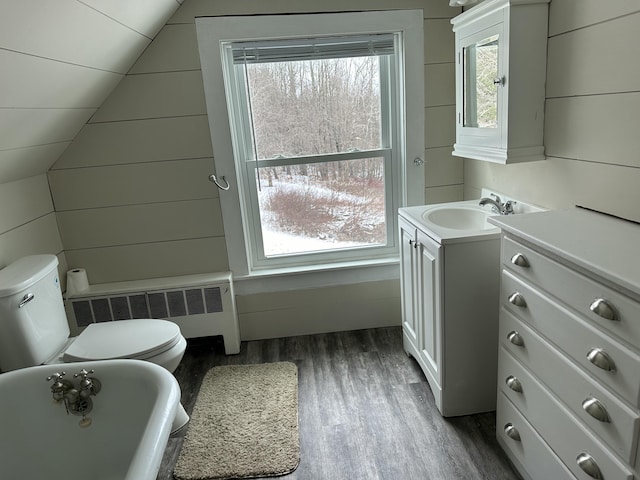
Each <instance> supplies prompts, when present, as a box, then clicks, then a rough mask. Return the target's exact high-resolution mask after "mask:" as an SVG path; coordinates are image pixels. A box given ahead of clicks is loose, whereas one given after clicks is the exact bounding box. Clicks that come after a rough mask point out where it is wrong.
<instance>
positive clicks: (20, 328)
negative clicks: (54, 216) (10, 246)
mask: <svg viewBox="0 0 640 480" xmlns="http://www.w3.org/2000/svg"><path fill="white" fill-rule="evenodd" d="M57 267H58V259H57V257H56V256H55V255H31V256H27V257H23V258H21V259H19V260H16V261H15V262H13V263H12V264H10V265H8V266H7V267H5V268H3V269H2V270H0V371H4V372H7V371H10V370H16V369H18V368H25V367H31V366H35V365H40V364H44V363H48V364H54V363H55V364H57V363H73V362H80V361H91V360H112V359H119V358H126V359H138V360H144V361H148V362H152V363H156V364H158V365H160V366H163V367H164V368H166V369H167V370H169V371H170V372H173V371H174V370H175V369H176V368H177V366H178V364H179V363H180V361H181V360H182V356H183V355H184V352H185V348H186V345H187V342H186V340H185V338H184V336H183V335H182V334H181V333H180V327H179V326H178V325H176V324H175V323H173V322H169V321H167V320H156V319H135V320H117V321H112V322H103V323H94V324H91V325H89V326H87V327H86V328H85V329H84V331H83V332H82V333H80V335H78V336H76V337H71V338H69V333H70V329H69V324H68V323H67V316H66V312H65V310H64V302H63V300H62V292H61V290H60V281H59V279H58V269H57ZM178 410H179V415H178V418H176V422H174V430H175V429H177V428H180V427H181V426H182V425H184V424H185V423H186V421H188V417H187V416H186V413H185V412H184V409H183V408H179V409H178ZM181 424H182V425H181Z"/></svg>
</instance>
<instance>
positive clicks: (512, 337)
mask: <svg viewBox="0 0 640 480" xmlns="http://www.w3.org/2000/svg"><path fill="white" fill-rule="evenodd" d="M507 339H508V340H509V341H510V342H511V343H513V344H514V345H516V346H518V347H524V339H523V338H522V336H521V335H520V334H519V333H518V332H516V331H515V330H513V331H511V332H509V333H508V334H507Z"/></svg>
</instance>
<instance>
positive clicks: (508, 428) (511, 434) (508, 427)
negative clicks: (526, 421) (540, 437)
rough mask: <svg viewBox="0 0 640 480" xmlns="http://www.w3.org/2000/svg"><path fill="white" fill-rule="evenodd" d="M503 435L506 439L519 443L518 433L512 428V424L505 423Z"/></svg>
mask: <svg viewBox="0 0 640 480" xmlns="http://www.w3.org/2000/svg"><path fill="white" fill-rule="evenodd" d="M504 433H506V434H507V437H509V438H511V439H513V440H516V441H518V442H519V441H520V432H519V431H518V429H517V428H516V427H514V426H513V423H507V424H506V425H505V426H504Z"/></svg>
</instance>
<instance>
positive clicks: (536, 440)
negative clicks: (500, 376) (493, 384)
mask: <svg viewBox="0 0 640 480" xmlns="http://www.w3.org/2000/svg"><path fill="white" fill-rule="evenodd" d="M514 429H515V430H514ZM507 432H510V433H511V436H510V435H509V434H508V433H507ZM496 434H497V437H498V440H499V441H500V443H501V445H502V446H503V448H504V449H505V450H506V452H507V454H508V455H509V457H511V460H512V461H514V463H516V464H517V465H518V466H521V467H522V468H524V470H525V471H526V472H527V473H528V474H529V475H530V478H531V480H550V479H553V480H575V478H576V477H575V476H574V475H573V474H572V473H571V471H570V470H569V469H568V468H567V467H566V466H565V465H564V463H562V461H561V460H560V459H559V458H558V457H557V456H556V454H555V453H553V450H551V448H549V445H547V444H546V443H545V441H544V440H543V439H542V438H541V437H540V435H538V433H537V432H536V431H535V429H534V428H533V427H532V426H531V424H529V422H527V421H526V420H525V418H524V417H523V416H522V414H521V413H520V412H519V411H518V409H517V408H515V407H514V406H513V404H512V403H511V402H510V401H509V400H508V399H507V397H506V396H505V395H504V394H503V393H500V392H499V393H498V410H497V412H496Z"/></svg>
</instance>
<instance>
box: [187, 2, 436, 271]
mask: <svg viewBox="0 0 640 480" xmlns="http://www.w3.org/2000/svg"><path fill="white" fill-rule="evenodd" d="M422 25H423V14H422V10H394V11H375V12H374V11H372V12H351V13H328V14H311V15H306V14H305V15H269V16H241V17H201V18H196V29H197V35H198V46H199V51H200V60H201V64H202V72H203V78H204V88H205V95H206V101H207V111H208V113H209V124H210V130H211V138H212V143H213V150H214V161H215V167H216V174H217V176H218V177H222V176H224V177H225V179H226V180H227V181H228V182H229V184H230V185H231V188H230V189H229V190H228V191H224V192H221V194H220V204H221V208H222V212H223V222H224V227H225V236H226V244H227V251H228V254H229V264H230V268H231V270H232V271H233V273H234V276H236V277H237V278H238V277H243V276H252V275H264V274H265V273H267V274H268V273H282V272H283V271H288V272H298V271H309V270H321V269H324V268H335V267H336V265H349V266H354V265H358V264H363V265H364V264H372V263H373V264H375V263H384V262H389V261H392V262H397V259H398V246H397V241H396V238H397V234H396V233H395V232H397V219H396V214H397V212H396V211H393V212H388V213H387V224H388V225H387V226H388V228H391V229H392V231H393V232H392V234H391V236H390V238H391V239H392V243H393V244H392V245H389V246H388V247H386V248H384V249H378V252H377V254H373V253H368V254H367V253H360V254H358V250H357V249H355V250H348V252H349V253H348V254H347V255H348V257H349V258H348V259H346V260H345V258H346V257H345V256H344V253H345V251H344V250H340V251H337V252H336V251H328V252H327V253H328V255H324V259H323V260H322V264H307V263H306V262H305V263H301V262H299V261H298V258H297V257H291V260H290V261H287V260H285V261H281V262H280V263H279V264H278V268H277V269H276V271H274V270H273V267H272V266H271V265H272V264H271V262H270V261H267V262H263V261H262V260H261V259H259V258H257V257H256V254H255V252H256V251H257V250H259V249H257V248H256V242H257V241H260V240H261V239H260V238H259V237H256V236H254V235H251V234H250V233H249V232H248V231H247V229H246V224H247V222H252V221H254V220H252V218H251V215H248V213H247V212H250V211H251V206H250V205H248V204H247V202H246V199H245V198H243V196H241V195H239V191H238V188H237V186H239V185H240V183H239V182H243V181H244V180H243V179H244V178H245V177H246V175H242V174H239V173H240V172H239V171H238V169H239V168H241V167H239V166H238V165H236V162H235V160H234V146H233V142H232V129H233V128H234V127H233V125H231V123H230V120H229V105H228V96H227V95H226V92H225V82H224V75H225V71H224V70H225V68H229V65H228V64H225V62H224V61H223V58H224V55H223V50H224V48H225V45H228V44H229V43H232V42H234V41H235V42H237V41H246V40H257V41H259V40H265V39H274V38H275V39H280V38H289V37H291V38H296V37H300V38H304V37H307V38H308V37H315V36H318V37H320V36H327V35H358V34H375V33H393V34H396V35H397V36H398V37H399V38H401V42H400V43H399V49H398V54H397V55H396V59H397V61H398V62H399V68H398V69H397V70H398V71H399V75H398V76H397V77H396V78H393V79H392V81H395V82H398V83H399V84H401V85H403V87H404V88H400V89H399V90H400V91H401V92H402V94H403V95H404V96H403V97H401V98H398V99H397V101H398V105H397V106H396V108H394V109H393V110H394V111H393V116H394V117H396V119H397V120H399V121H395V122H394V123H396V125H397V127H396V128H398V131H397V132H396V138H398V139H399V140H398V142H397V145H393V147H396V152H394V155H395V156H397V158H399V159H401V161H395V164H396V173H395V174H394V177H393V178H394V185H392V186H391V189H393V191H394V194H395V195H396V198H397V200H396V201H395V202H393V203H391V204H390V203H389V202H386V204H387V205H393V207H392V208H394V209H395V208H397V207H400V206H405V205H414V204H421V203H424V171H423V170H422V169H419V170H417V171H416V168H415V166H414V159H415V158H422V157H423V155H424V85H423V75H424V59H423V40H422ZM409 119H411V120H410V121H409ZM338 155H341V154H338ZM387 163H389V162H388V161H386V162H385V168H387V166H388V165H387ZM418 172H419V173H418ZM244 188H250V187H249V185H248V184H247V183H246V181H245V184H244ZM391 189H388V190H391ZM389 223H391V224H390V225H389ZM240 239H242V241H240ZM368 248H372V247H368ZM360 252H366V248H364V249H360ZM309 257H312V256H309ZM286 258H287V257H278V259H279V260H283V259H286Z"/></svg>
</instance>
